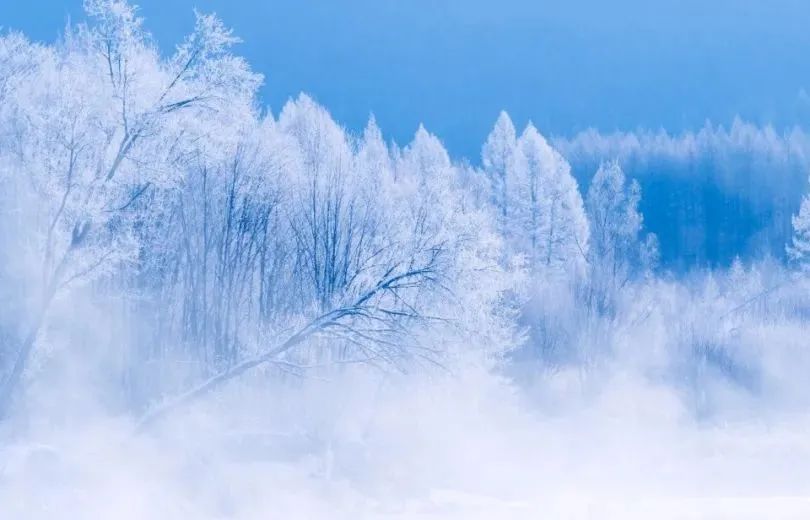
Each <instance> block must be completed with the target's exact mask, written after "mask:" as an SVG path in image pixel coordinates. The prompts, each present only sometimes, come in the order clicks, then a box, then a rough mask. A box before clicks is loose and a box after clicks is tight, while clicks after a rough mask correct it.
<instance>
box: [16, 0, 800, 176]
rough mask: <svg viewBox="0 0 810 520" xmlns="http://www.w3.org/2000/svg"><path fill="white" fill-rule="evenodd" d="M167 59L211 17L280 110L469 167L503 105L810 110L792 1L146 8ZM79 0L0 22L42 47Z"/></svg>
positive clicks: (645, 122)
mask: <svg viewBox="0 0 810 520" xmlns="http://www.w3.org/2000/svg"><path fill="white" fill-rule="evenodd" d="M138 4H139V5H140V6H141V11H140V12H141V15H142V16H143V17H145V18H146V19H147V26H148V28H149V29H150V30H151V31H152V32H153V34H154V36H155V38H156V39H157V40H158V42H159V43H160V44H161V46H162V47H164V48H165V49H166V50H169V49H171V48H172V47H173V46H174V44H176V43H177V42H178V41H179V40H180V39H181V38H182V35H184V34H186V33H187V32H188V30H190V28H191V26H192V24H193V15H192V14H191V10H192V8H195V7H196V8H197V9H199V10H202V11H208V12H210V11H215V12H217V13H218V14H219V15H220V16H221V17H222V18H223V20H224V21H225V23H226V24H228V25H230V26H231V27H233V29H234V32H235V34H237V35H238V36H239V37H240V38H242V39H243V40H244V43H243V44H242V45H241V46H240V48H239V50H238V52H239V53H241V54H242V55H244V56H245V57H246V59H247V60H248V61H249V62H250V63H251V65H252V66H253V67H254V69H255V70H257V71H259V72H261V73H263V74H264V75H265V85H264V87H263V90H262V98H263V100H264V102H265V103H266V104H267V105H269V106H270V107H271V108H272V109H273V110H274V111H275V112H277V111H278V110H280V108H281V106H282V104H283V103H284V102H285V101H286V100H287V99H288V98H290V97H291V96H295V95H297V94H298V93H299V92H301V91H304V92H307V93H309V94H311V95H312V96H313V97H314V98H315V99H316V100H318V101H319V102H320V103H322V104H324V105H325V106H327V107H329V109H330V111H331V112H332V113H333V115H334V116H335V118H336V119H337V120H338V121H340V122H342V123H343V124H345V125H347V126H348V127H349V128H350V129H352V130H359V129H361V128H362V127H363V126H364V124H365V121H366V120H367V118H368V115H369V114H370V113H374V114H375V116H376V118H377V120H378V122H379V123H380V126H381V127H382V128H383V129H384V130H385V132H386V137H388V138H393V139H395V140H396V141H397V142H399V143H405V142H407V141H408V140H410V138H411V137H412V135H413V132H414V130H415V129H416V127H417V126H418V124H419V123H420V122H424V123H425V125H426V126H427V127H428V128H429V129H430V130H431V131H432V132H435V133H436V134H437V135H438V136H439V137H441V138H442V139H443V141H444V142H445V144H446V145H447V147H448V149H449V150H450V152H451V153H452V154H453V155H455V156H466V157H468V158H470V160H472V161H473V162H477V161H478V157H479V151H480V143H481V142H482V141H483V138H484V137H485V136H486V134H487V133H488V131H489V129H490V128H491V127H492V123H493V121H494V119H495V117H496V116H497V114H498V111H499V110H501V109H505V110H507V111H509V113H510V114H511V115H512V117H513V118H514V119H515V122H516V124H518V125H519V126H522V125H523V124H525V123H526V122H527V121H528V120H532V121H533V122H534V123H535V124H536V125H537V126H538V128H539V129H540V130H541V131H542V132H544V133H545V134H551V135H572V134H574V133H576V132H577V131H580V130H584V129H587V128H589V127H595V128H598V129H599V130H602V131H613V130H634V129H636V128H639V127H644V128H651V129H658V128H660V127H663V128H665V129H667V130H668V131H670V132H679V131H682V130H687V129H695V128H697V127H700V126H702V125H703V124H704V122H705V121H706V120H707V119H708V120H711V121H712V122H714V123H718V124H729V123H730V122H731V121H732V119H733V118H734V116H736V115H739V116H741V117H743V118H745V119H746V120H749V121H752V122H754V123H758V124H764V123H773V124H774V125H775V126H777V127H784V126H789V125H793V124H798V123H801V122H803V121H805V120H806V119H807V117H808V115H810V96H808V94H807V92H806V90H810V67H807V66H806V61H807V52H806V49H807V48H808V44H810V32H808V31H807V20H808V19H810V4H808V3H807V2H805V1H801V0H773V1H770V2H762V1H757V0H708V1H706V0H679V1H675V0H664V1H658V2H649V1H645V0H617V1H613V2H601V1H594V0H569V1H564V2H563V1H531V0H503V1H500V2H485V1H483V0H444V1H440V2H437V1H428V0H412V1H408V2H400V1H390V0H388V1H375V0H346V1H340V2H337V1H332V2H324V1H316V0H276V1H253V0H240V1H228V0H141V1H139V2H138ZM81 17H82V12H81V0H38V1H36V2H24V1H21V0H4V1H3V2H0V25H2V26H5V27H11V28H16V29H20V30H22V31H24V32H25V33H26V34H27V35H29V36H30V37H33V38H38V39H42V40H45V41H50V40H52V39H53V36H54V35H55V34H56V33H57V32H58V31H59V29H60V28H61V27H62V26H64V24H65V21H66V20H67V19H68V18H72V19H73V20H74V21H75V20H79V19H81Z"/></svg>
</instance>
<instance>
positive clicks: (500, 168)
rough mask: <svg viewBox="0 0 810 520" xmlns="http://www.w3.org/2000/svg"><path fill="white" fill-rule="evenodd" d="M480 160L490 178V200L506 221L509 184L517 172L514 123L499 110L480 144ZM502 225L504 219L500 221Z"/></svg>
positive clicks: (517, 157) (519, 166)
mask: <svg viewBox="0 0 810 520" xmlns="http://www.w3.org/2000/svg"><path fill="white" fill-rule="evenodd" d="M481 162H482V164H483V166H484V171H485V172H486V174H487V177H488V178H489V180H490V185H491V189H492V200H493V202H494V204H495V206H496V208H497V209H498V211H499V213H500V216H501V219H502V220H503V221H506V220H507V219H508V217H509V211H510V200H509V199H510V190H511V188H510V185H511V183H512V182H514V180H515V177H516V176H517V175H518V170H519V169H520V168H521V166H522V164H521V161H520V156H519V151H518V146H517V136H516V132H515V125H514V124H513V123H512V119H511V118H510V117H509V114H507V113H506V112H504V111H502V112H501V113H500V115H499V116H498V119H497V120H496V121H495V126H494V127H493V129H492V131H491V132H490V133H489V135H488V136H487V139H486V141H485V142H484V146H483V147H482V148H481ZM502 224H503V225H505V222H504V223H502Z"/></svg>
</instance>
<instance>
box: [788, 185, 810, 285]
mask: <svg viewBox="0 0 810 520" xmlns="http://www.w3.org/2000/svg"><path fill="white" fill-rule="evenodd" d="M791 222H792V224H793V238H792V240H791V243H790V245H788V247H787V253H788V258H789V259H790V261H791V262H792V263H793V264H794V265H795V266H796V267H797V268H798V269H799V270H800V271H802V272H808V271H810V195H805V196H804V198H802V203H801V206H800V207H799V213H798V214H796V215H793V217H792V219H791Z"/></svg>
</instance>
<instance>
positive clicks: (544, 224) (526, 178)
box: [512, 123, 589, 276]
mask: <svg viewBox="0 0 810 520" xmlns="http://www.w3.org/2000/svg"><path fill="white" fill-rule="evenodd" d="M519 150H520V154H521V156H522V157H523V161H524V163H525V167H523V168H521V169H520V170H519V171H518V175H517V176H516V180H515V186H514V189H513V193H514V195H513V197H512V199H513V204H512V205H513V208H514V219H513V221H514V223H515V224H514V228H515V229H518V230H519V231H516V232H513V235H514V236H515V237H516V238H517V243H518V244H519V246H518V248H519V250H520V251H522V252H523V253H524V254H526V255H527V256H528V259H529V265H530V267H531V269H532V271H533V272H535V273H538V272H544V273H546V274H560V273H563V274H567V275H569V276H571V275H575V274H578V273H581V272H582V270H583V267H584V264H585V259H586V255H587V254H588V247H589V246H588V242H589V229H588V219H587V217H586V215H585V210H584V205H583V202H582V196H581V195H580V192H579V187H578V185H577V182H576V180H575V179H574V177H573V175H571V168H570V166H569V165H568V163H567V162H566V161H565V159H564V158H563V157H562V156H561V155H560V154H559V153H557V151H556V150H554V149H553V148H552V147H551V146H550V145H549V144H548V142H547V141H546V140H545V138H543V136H542V135H540V133H539V132H538V131H537V129H536V128H535V127H534V125H532V124H531V123H530V124H529V125H528V126H527V127H526V129H525V130H524V132H523V134H522V135H521V136H520V140H519Z"/></svg>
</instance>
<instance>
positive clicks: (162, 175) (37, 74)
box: [0, 0, 260, 413]
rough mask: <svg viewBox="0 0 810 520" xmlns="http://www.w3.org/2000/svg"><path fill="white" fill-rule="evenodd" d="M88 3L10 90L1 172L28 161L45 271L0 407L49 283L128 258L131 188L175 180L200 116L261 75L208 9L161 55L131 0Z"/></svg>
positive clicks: (31, 211) (33, 221)
mask: <svg viewBox="0 0 810 520" xmlns="http://www.w3.org/2000/svg"><path fill="white" fill-rule="evenodd" d="M85 9H86V11H87V14H88V16H89V18H90V23H89V24H88V25H81V26H78V27H77V28H75V29H71V30H70V32H68V33H67V34H66V35H65V37H64V39H63V41H62V42H60V43H59V44H57V45H55V46H53V47H49V48H47V49H44V50H41V49H34V48H30V49H29V50H30V51H31V54H30V56H29V59H31V60H33V62H34V63H33V66H32V70H30V71H29V72H28V73H27V74H26V75H25V77H24V78H22V80H21V83H20V84H19V85H18V87H17V88H16V89H14V90H13V91H12V93H11V94H10V95H8V94H7V95H6V97H7V99H6V100H5V103H6V104H7V105H10V106H11V108H10V109H9V110H8V112H7V113H8V114H9V115H10V120H7V121H4V122H3V126H4V127H10V128H14V133H13V139H14V140H15V146H13V147H7V146H3V147H0V149H2V150H3V152H4V153H5V157H4V159H3V164H4V165H5V168H6V169H7V171H8V172H23V171H24V172H26V177H27V178H26V179H25V181H24V182H22V183H17V184H16V186H17V189H19V190H22V191H23V192H24V193H23V194H24V198H23V197H18V198H17V200H18V201H20V202H23V201H24V202H23V203H26V204H27V207H25V208H23V209H22V211H23V212H24V213H25V214H26V215H28V217H29V218H28V226H27V227H28V228H29V230H30V234H29V235H28V236H27V237H26V240H25V241H24V246H23V247H25V248H28V249H29V251H30V255H31V257H32V258H35V259H36V260H35V262H36V263H37V264H38V266H39V269H40V273H41V274H40V276H39V280H38V284H37V285H38V287H37V288H36V289H35V291H34V292H35V293H37V294H38V295H39V297H38V300H39V301H38V302H37V304H36V307H37V310H36V312H35V313H34V316H33V318H32V319H31V323H30V324H29V326H28V330H27V332H25V333H24V334H23V335H22V337H21V339H20V341H19V345H18V347H17V348H16V354H15V355H14V361H13V363H12V364H11V367H10V369H9V372H8V374H7V375H6V377H5V379H4V382H3V386H2V393H1V394H0V408H3V407H5V406H6V405H7V404H8V402H9V399H10V397H11V395H12V394H13V393H14V391H15V389H16V387H17V385H18V383H19V381H20V378H21V376H22V374H23V371H24V370H25V367H26V365H27V362H28V360H29V358H30V355H31V351H32V348H33V346H34V344H35V341H36V338H37V335H38V331H39V329H40V327H41V325H42V323H43V320H44V318H45V314H46V312H47V310H48V307H49V305H50V303H51V301H52V300H53V298H54V297H55V295H56V294H57V293H59V292H60V291H62V290H64V289H65V288H67V287H68V286H70V285H74V284H76V283H80V282H87V281H89V280H91V279H92V278H93V277H98V276H100V275H102V274H105V273H109V272H110V270H111V269H112V268H113V267H114V266H116V265H120V264H121V263H124V262H127V261H131V260H133V259H134V258H135V256H136V255H137V251H138V246H137V241H136V239H135V238H136V237H135V234H134V233H133V227H132V224H133V222H134V221H135V220H137V219H136V218H135V215H134V211H133V210H134V207H135V205H136V203H137V199H138V198H139V197H141V196H142V195H143V194H144V193H145V192H146V191H148V190H149V189H150V187H153V186H157V185H166V184H167V183H171V182H172V180H173V179H174V178H175V175H174V174H173V173H174V172H175V171H176V167H177V165H178V164H181V163H182V161H184V160H185V159H187V156H186V155H185V154H186V153H187V152H188V151H189V148H190V147H189V143H191V142H193V140H195V139H199V138H201V137H202V136H204V135H205V134H207V133H208V132H210V130H209V129H206V128H203V127H202V125H201V124H200V123H199V121H201V120H202V119H204V118H206V117H210V116H211V115H212V114H216V113H218V112H222V111H232V112H236V111H238V110H240V109H247V110H249V108H250V103H251V102H252V98H253V95H254V93H255V90H256V88H257V87H258V85H259V82H260V77H259V76H257V75H255V74H253V73H252V72H250V70H249V68H248V66H247V65H246V64H245V62H244V61H243V60H241V59H240V58H237V57H235V56H233V55H231V54H230V52H229V48H230V46H231V45H232V44H233V43H235V41H236V39H235V38H233V37H232V36H231V35H230V32H229V31H228V30H227V29H225V28H224V27H223V26H222V24H221V23H220V22H219V20H218V19H217V18H216V17H214V16H208V15H198V16H197V23H196V26H195V30H194V32H193V33H192V34H191V36H189V38H187V40H186V41H185V42H184V43H183V44H182V45H180V46H179V47H178V49H177V52H176V53H175V55H174V56H173V57H171V58H170V59H162V58H161V57H160V56H159V54H158V52H157V50H156V49H155V47H154V46H153V44H152V43H151V39H150V38H149V36H148V34H146V33H145V32H144V30H143V28H142V21H141V19H140V18H138V17H137V15H136V10H135V8H134V7H132V6H130V5H129V4H127V3H126V2H124V1H122V0H88V1H87V2H85ZM2 75H5V74H2ZM243 111H244V110H243ZM238 117H241V116H238ZM17 181H22V178H20V177H18V178H17ZM11 203H13V201H11ZM0 413H2V410H0Z"/></svg>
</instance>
